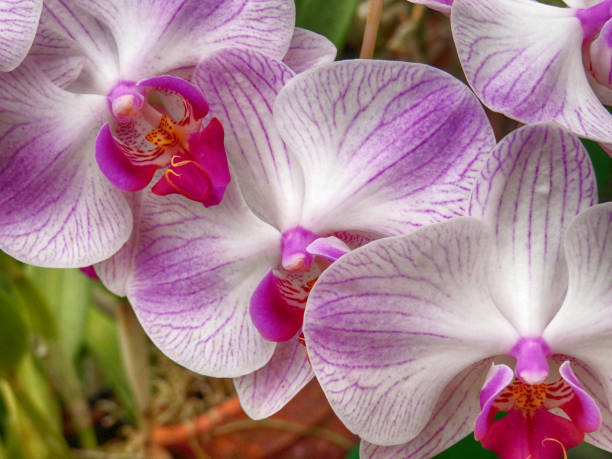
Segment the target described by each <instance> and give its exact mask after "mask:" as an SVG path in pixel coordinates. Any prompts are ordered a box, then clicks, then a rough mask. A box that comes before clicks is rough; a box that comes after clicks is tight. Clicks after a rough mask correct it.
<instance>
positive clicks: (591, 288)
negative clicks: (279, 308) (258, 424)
mask: <svg viewBox="0 0 612 459" xmlns="http://www.w3.org/2000/svg"><path fill="white" fill-rule="evenodd" d="M595 199H596V186H595V179H594V173H593V170H592V167H591V164H590V161H589V158H588V155H587V154H586V151H585V150H584V148H583V147H582V145H581V143H580V141H579V140H578V139H577V138H575V137H573V136H572V135H570V134H568V133H567V132H565V131H564V130H562V129H560V128H559V127H555V126H552V125H539V126H527V127H524V128H521V129H520V130H517V131H515V132H513V133H511V134H510V135H508V136H507V137H506V138H504V139H503V140H502V141H501V142H500V144H499V145H498V146H497V147H496V148H495V150H494V152H493V155H492V156H491V157H490V158H489V160H488V161H487V163H486V165H485V167H484V169H483V171H482V174H481V176H480V178H479V179H478V180H477V182H476V186H475V188H474V192H473V194H472V197H471V201H470V205H469V209H468V212H467V213H466V216H465V217H461V218H456V219H452V220H450V221H448V222H444V223H440V224H436V225H430V226H427V227H424V228H422V229H420V230H418V231H416V232H413V233H411V234H409V235H407V236H400V237H396V238H388V239H384V240H380V241H375V242H373V243H371V244H368V245H367V246H365V247H362V248H360V249H358V250H355V251H354V252H352V253H350V254H348V255H346V256H344V257H343V258H342V259H341V260H339V261H337V262H336V263H335V264H334V265H332V266H331V267H330V268H329V269H328V270H326V272H325V273H323V275H322V276H321V278H320V280H319V281H318V282H317V285H316V286H315V288H314V289H313V291H312V292H311V295H310V298H309V302H308V305H307V308H306V314H305V319H304V320H305V322H304V334H305V336H306V344H307V349H308V353H309V355H310V358H311V362H312V366H313V369H314V371H315V374H316V375H317V377H318V379H319V382H320V383H321V386H322V387H323V390H324V391H325V393H326V395H327V397H328V399H329V400H330V402H331V404H332V406H333V407H334V409H335V411H336V412H337V413H338V414H339V416H340V418H341V419H342V420H343V422H345V424H346V425H347V427H349V429H351V430H353V431H354V432H357V433H358V434H359V435H360V436H361V437H362V438H363V439H364V440H365V441H364V442H362V456H363V457H398V456H399V457H404V458H429V457H432V456H434V455H435V454H436V453H438V452H440V451H443V450H444V449H446V448H448V447H449V446H451V445H452V444H453V443H455V442H456V441H458V440H460V439H461V438H463V437H464V436H465V435H467V434H468V433H469V432H470V431H472V430H474V433H475V436H476V439H477V440H479V441H481V442H482V444H483V446H484V447H485V448H489V449H492V450H494V451H495V452H497V453H498V454H500V456H501V457H502V459H525V458H526V457H533V458H540V459H542V458H544V459H554V458H561V457H563V452H564V451H565V450H567V449H569V448H572V447H574V446H576V445H577V444H579V443H581V442H582V441H583V439H584V438H585V433H586V434H588V435H587V437H586V440H587V441H589V442H591V443H594V444H595V445H597V446H599V447H602V448H605V449H607V450H609V451H610V450H612V443H611V442H610V438H612V437H611V436H610V434H611V433H612V413H611V412H610V400H612V397H611V396H612V392H610V380H611V378H612V367H611V366H610V362H609V359H608V358H607V355H608V353H609V349H610V342H611V339H612V335H611V333H610V330H611V319H610V318H611V317H612V314H610V312H611V307H612V298H611V297H610V293H611V292H612V276H610V272H611V270H612V204H602V205H598V206H594V207H591V206H592V205H593V204H594V202H595ZM479 394H480V396H479ZM552 409H561V410H563V411H564V412H565V415H566V416H565V417H563V416H559V415H558V413H554V412H551V411H549V410H552ZM500 411H501V412H504V413H507V414H506V416H505V417H502V418H501V419H499V420H496V418H495V416H496V414H497V413H498V412H500ZM376 445H386V446H376Z"/></svg>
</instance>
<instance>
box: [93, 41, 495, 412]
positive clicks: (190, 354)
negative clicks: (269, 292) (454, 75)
mask: <svg viewBox="0 0 612 459" xmlns="http://www.w3.org/2000/svg"><path fill="white" fill-rule="evenodd" d="M362 66H363V67H362ZM386 66H390V67H391V70H392V71H391V72H387V71H385V67H386ZM368 72H369V73H371V74H372V75H371V81H370V83H369V84H368V85H367V86H361V85H362V81H363V80H368V75H367V73H368ZM334 74H335V75H337V76H342V78H341V79H330V76H331V75H334ZM293 75H294V74H293V72H292V70H291V69H289V67H288V66H286V65H285V64H283V63H282V62H280V61H278V60H275V59H273V58H270V57H266V56H261V55H260V54H258V53H256V52H253V51H247V50H235V49H234V50H229V49H226V50H217V51H215V52H211V53H210V54H209V55H208V57H207V58H205V59H204V60H203V61H202V62H201V63H200V65H199V66H198V68H197V69H196V71H195V77H194V81H195V82H196V84H197V85H198V86H199V87H200V88H202V89H205V92H206V94H207V99H208V101H209V102H210V107H211V114H212V115H214V116H217V117H218V118H219V119H221V120H222V121H223V123H224V126H225V132H226V146H227V151H228V155H229V158H230V163H231V167H232V177H233V179H232V183H231V185H230V188H228V191H227V193H229V194H228V196H229V197H226V198H224V201H223V202H222V203H221V205H220V206H218V207H216V208H214V209H212V208H211V209H203V208H201V206H193V205H191V204H190V203H188V202H181V201H180V200H176V199H171V200H167V201H159V198H156V197H154V196H148V195H147V196H146V197H143V198H142V201H141V204H140V207H139V210H138V215H139V217H138V219H139V222H138V223H137V226H136V231H135V232H134V235H133V236H132V238H131V240H130V242H129V244H127V245H126V246H125V247H124V248H123V249H122V251H121V252H120V253H119V255H118V257H122V260H125V259H126V258H127V260H125V261H122V262H121V264H122V266H132V267H133V268H130V269H131V272H126V271H125V270H122V268H121V267H120V266H119V265H118V263H114V262H113V261H112V260H110V261H108V262H105V263H103V264H101V265H99V266H98V268H97V271H98V273H99V274H100V275H101V276H102V278H103V280H105V282H106V283H107V285H109V286H111V287H112V288H114V289H115V291H117V292H118V293H123V292H125V291H127V296H128V298H129V300H130V302H131V304H132V305H133V306H134V309H135V310H136V312H137V315H138V317H139V318H140V320H141V323H142V324H143V326H144V328H145V330H146V331H147V333H148V334H149V335H150V336H151V338H152V339H153V341H154V342H155V343H156V344H157V345H158V346H159V347H160V349H162V350H163V351H164V352H165V353H167V354H168V355H169V356H170V357H171V358H173V359H174V360H176V361H178V362H179V363H181V364H183V365H185V366H187V367H189V368H191V369H193V370H195V371H198V372H201V373H204V374H208V375H213V376H226V377H227V376H231V377H236V380H235V385H236V388H237V391H238V394H239V395H240V397H241V399H242V400H243V403H244V406H245V409H246V410H247V412H248V413H249V414H250V415H251V416H253V417H264V416H267V415H270V414H272V413H273V412H275V411H276V410H278V409H280V407H282V406H283V405H284V404H285V403H286V402H287V401H288V400H289V399H290V398H291V397H293V395H294V394H295V393H296V392H297V391H298V390H299V389H301V387H303V385H304V384H306V383H307V382H308V380H309V379H310V378H312V371H311V369H310V366H309V364H308V362H307V359H306V357H305V353H304V349H303V348H302V347H301V345H299V344H298V343H297V341H296V340H293V341H292V342H287V343H284V344H280V345H276V344H274V343H271V342H268V341H265V340H263V338H261V336H260V335H259V334H258V333H257V332H256V331H255V328H254V326H253V324H252V321H251V318H250V316H249V312H248V307H249V302H250V299H251V295H252V294H253V292H254V290H255V288H256V286H257V285H258V284H259V282H260V281H261V280H262V278H263V277H264V274H266V273H267V272H268V271H269V270H271V269H274V268H277V267H278V266H279V263H280V255H281V235H282V233H283V232H285V231H287V230H288V229H290V228H292V227H294V226H296V225H298V226H301V227H303V228H304V229H306V230H308V231H312V229H314V230H315V231H319V229H320V228H324V229H325V228H327V229H329V233H332V234H339V233H342V234H344V235H347V236H348V237H349V238H350V237H351V236H352V237H353V238H355V237H356V234H355V231H357V232H358V234H363V233H366V234H368V235H372V234H374V235H380V234H395V233H400V234H401V233H406V232H409V231H412V230H413V229H414V228H415V227H417V226H419V225H422V224H423V223H425V222H431V221H439V220H442V219H445V218H447V217H450V216H451V215H454V214H455V213H458V212H459V209H461V210H463V209H464V207H465V206H466V203H467V200H468V196H469V192H470V189H471V185H472V183H473V181H474V180H475V177H476V175H477V174H476V172H475V171H474V170H472V169H476V168H477V167H478V166H479V165H480V164H482V161H483V158H482V156H484V153H485V152H487V153H488V152H489V151H490V148H492V146H493V143H494V140H493V136H492V131H491V128H490V126H489V125H488V123H487V119H486V115H485V114H484V112H483V110H482V108H481V106H480V105H479V104H478V102H477V99H476V98H475V97H474V96H473V95H471V94H470V92H469V91H468V90H467V88H466V87H465V86H463V85H462V84H461V83H460V82H458V81H456V80H453V79H451V78H450V77H448V76H446V75H445V74H443V73H441V72H439V71H437V70H435V69H428V68H426V67H424V66H420V65H416V64H407V63H391V62H378V63H369V62H343V63H333V64H326V65H322V66H320V67H317V68H316V69H311V70H309V71H306V72H304V73H302V74H299V75H297V76H293ZM351 75H360V79H357V80H355V81H354V82H353V79H352V78H351ZM404 75H410V79H407V80H404V79H403V76H404ZM311 78H313V79H315V81H323V82H324V83H322V84H319V85H317V86H316V87H315V88H311V89H310V90H309V91H308V93H306V94H305V93H304V90H303V88H304V87H305V85H306V84H307V81H308V80H309V79H311ZM406 81H410V82H411V83H412V86H409V85H406V84H405V83H406ZM432 81H437V82H442V83H444V89H443V90H442V91H441V92H437V91H436V89H435V84H430V83H431V82H432ZM287 82H288V83H287ZM421 83H422V84H421ZM421 86H422V88H421ZM281 88H282V89H281ZM279 90H280V93H279V94H280V95H278V96H277V92H278V91H279ZM431 91H434V93H435V94H438V96H436V95H431V94H429V93H430V92H431ZM357 93H358V95H359V97H361V99H362V100H357V99H355V98H354V96H355V95H357ZM283 94H285V95H284V96H283ZM342 94H345V96H346V98H345V99H343V98H342ZM305 95H308V96H309V99H305ZM329 97H333V100H335V101H336V104H337V105H338V106H340V105H341V106H342V107H343V108H342V113H343V118H342V122H340V121H341V117H340V115H341V113H334V111H335V110H336V108H335V107H334V106H332V105H329V104H327V103H326V104H323V105H321V106H320V107H319V108H318V109H317V110H319V109H320V110H321V111H322V112H323V113H320V114H317V116H318V117H320V118H321V120H324V119H327V118H333V117H336V119H337V123H336V124H335V125H333V126H327V125H326V124H323V123H322V122H321V123H319V122H317V123H313V122H312V120H311V119H310V116H311V113H314V112H313V111H312V110H311V109H310V108H309V111H308V112H307V113H306V114H295V113H294V111H293V109H292V110H289V109H287V108H285V104H292V103H293V102H294V101H295V100H298V99H299V100H300V101H301V103H316V101H317V100H319V99H323V100H327V99H326V98H329ZM449 97H455V103H454V104H453V103H451V102H449V101H448V98H449ZM373 99H374V100H375V101H376V104H378V105H379V106H382V107H383V108H384V107H388V117H389V120H387V121H386V122H381V123H380V124H379V125H378V126H377V131H376V136H374V134H372V135H370V136H367V134H366V137H368V139H371V138H374V137H377V138H378V139H384V138H387V139H389V140H390V141H388V142H387V143H385V144H384V145H379V144H378V142H380V140H379V141H374V140H372V141H371V142H372V143H370V144H367V142H368V140H367V139H366V140H362V141H360V142H359V144H358V145H357V147H353V146H347V147H346V148H345V147H343V146H342V145H339V144H338V142H339V139H342V138H345V137H347V135H355V132H354V131H357V128H359V127H360V126H362V125H363V124H365V120H362V119H361V117H362V116H369V115H370V114H371V113H369V112H368V113H365V114H363V115H362V114H361V112H364V111H366V108H365V106H366V104H367V101H368V100H373ZM275 100H276V102H275ZM421 100H423V101H424V103H423V104H422V105H418V103H419V101H421ZM274 104H275V105H274ZM436 104H437V105H440V106H441V107H442V108H440V109H437V108H436V106H437V105H436ZM273 108H274V110H278V111H280V112H282V113H285V114H287V117H289V116H291V117H293V118H291V119H290V120H286V119H285V118H284V117H279V116H276V114H275V115H274V117H272V113H273V111H272V109H273ZM419 110H420V111H421V112H422V113H423V117H422V118H423V120H424V121H423V122H422V125H419V124H417V123H412V121H415V120H419V119H420V118H419V117H418V116H417V115H416V112H417V111H419ZM403 111H409V112H410V113H411V114H412V115H411V116H406V117H404V118H401V117H400V122H397V123H396V122H393V121H392V119H393V118H394V117H395V115H396V114H398V113H399V114H401V113H402V112H403ZM432 111H433V112H434V113H433V114H432V113H431V112H432ZM306 115H307V116H306ZM460 117H463V119H465V120H466V121H465V124H461V123H458V122H457V121H456V120H457V119H458V118H460ZM352 119H354V120H355V121H354V122H353V124H351V120H352ZM449 119H450V120H451V121H449V122H450V123H451V124H452V123H455V124H452V125H451V127H448V128H446V127H445V126H444V124H445V123H446V122H447V121H448V120H449ZM285 126H289V127H290V130H289V131H288V132H287V131H286V130H285V129H284V128H285ZM454 128H455V129H459V128H461V131H460V132H457V131H455V130H454ZM347 129H348V133H347ZM319 131H323V132H319ZM295 132H299V135H300V136H305V137H306V138H311V139H315V140H316V142H312V143H310V144H308V143H307V144H297V147H299V148H300V149H299V150H298V149H295V150H292V149H291V148H289V147H288V145H289V143H290V142H291V140H292V139H293V137H295V135H296V134H295ZM449 132H452V133H453V135H455V138H456V139H457V141H456V142H454V143H451V142H448V141H447V140H446V139H444V136H446V135H448V134H449ZM326 136H329V137H330V139H331V140H330V142H329V143H328V144H326V143H325V142H326ZM464 136H465V137H464ZM432 137H433V138H434V139H433V140H432ZM436 138H437V139H438V140H437V141H436V140H435V139H436ZM283 140H284V141H283ZM468 140H472V142H473V143H470V142H469V141H468ZM347 142H349V140H348V139H347V140H345V143H347ZM422 143H424V144H427V145H429V146H431V147H432V149H431V150H427V149H425V148H424V149H423V150H422V151H421V150H418V147H414V148H413V147H412V145H413V144H416V145H420V144H422ZM438 144H441V145H442V146H444V147H445V149H444V150H442V149H439V150H437V149H433V147H436V146H437V145H438ZM447 144H448V145H447ZM383 146H384V151H383V149H382V147H383ZM368 148H369V151H368ZM413 151H419V153H418V154H413V155H412V154H411V152H413ZM439 152H440V153H439ZM313 155H316V161H319V162H320V163H321V164H320V166H321V167H319V168H316V167H309V169H308V174H309V175H308V176H307V175H306V173H305V171H306V169H305V167H304V166H305V165H308V164H310V163H311V162H312V160H313ZM368 155H369V156H370V157H371V159H372V162H373V163H374V164H376V166H373V167H378V169H375V170H376V172H374V173H375V174H377V173H378V172H381V174H379V175H381V176H384V180H383V179H381V180H379V181H377V180H372V181H370V178H371V176H369V175H368V174H364V173H363V171H362V168H363V167H366V166H367V164H368V160H367V158H368ZM426 155H429V161H427V159H426V158H425V157H426ZM378 156H384V159H383V160H381V159H380V158H378ZM412 160H414V161H416V163H415V165H414V166H413V167H411V166H410V161H412ZM398 163H401V165H402V168H403V169H402V168H400V170H399V171H398V173H397V174H396V175H395V176H393V177H391V176H386V175H385V172H384V171H381V168H382V169H391V168H392V167H393V166H394V165H396V164H398ZM326 167H333V168H336V169H338V171H342V173H344V174H348V175H351V174H352V176H353V177H354V179H353V181H352V182H350V186H351V187H356V189H359V190H360V191H359V198H360V199H362V200H364V202H366V203H367V202H370V201H371V202H376V203H379V204H380V205H381V206H384V204H385V199H386V197H389V196H391V198H390V199H392V200H393V209H395V210H397V211H398V212H399V213H400V214H402V215H408V214H409V209H410V208H412V207H417V208H420V207H419V206H426V203H425V201H426V200H428V199H429V200H430V201H431V202H432V203H433V204H432V207H434V208H435V209H436V212H435V213H433V214H432V215H427V216H426V217H420V216H419V215H420V213H419V212H415V215H414V220H410V221H405V222H403V221H396V219H397V216H396V215H390V216H389V215H387V214H384V213H383V212H381V211H380V210H378V209H377V208H373V207H371V206H368V205H363V206H355V207H354V208H353V209H352V213H351V214H349V213H345V215H344V218H343V219H336V215H335V214H334V209H335V208H336V207H337V206H336V202H335V201H334V200H330V201H329V202H328V203H327V204H328V205H329V206H330V209H326V208H322V209H320V211H321V218H318V221H319V222H321V226H320V227H318V228H311V227H310V225H311V223H312V222H311V221H310V220H306V219H304V196H305V195H309V193H312V192H311V191H309V190H308V189H309V188H311V187H320V188H322V189H323V190H329V189H334V187H336V185H337V184H336V183H335V180H336V177H335V176H334V175H329V174H325V173H324V172H325V170H326V169H325V168H326ZM317 174H319V175H317ZM459 174H463V181H461V180H459V178H458V177H457V176H458V175H459ZM432 175H433V176H434V177H437V179H438V182H439V183H440V187H438V188H436V190H439V189H442V190H444V192H445V193H442V194H443V196H442V197H440V196H439V195H438V194H435V193H434V192H432V193H431V194H429V195H427V194H425V192H423V191H419V192H418V193H416V192H415V193H412V190H414V189H420V190H424V189H425V188H426V187H428V186H430V185H432V184H433V185H434V188H435V185H436V184H437V183H438V182H436V181H435V180H434V181H433V182H432V178H431V177H432ZM368 181H370V183H368ZM402 190H405V192H402ZM349 193H350V190H349V191H344V190H343V191H342V193H341V194H340V195H339V196H338V199H341V200H347V198H351V197H350V195H349ZM368 193H371V194H372V197H370V195H369V194H368ZM414 196H418V197H419V199H418V200H416V199H415V198H414ZM449 196H450V197H449ZM196 207H197V208H196ZM449 209H450V210H449ZM330 219H333V221H332V222H331V223H330V224H326V223H325V221H326V220H330ZM390 222H391V223H390ZM319 235H321V236H327V234H319ZM124 256H125V257H124ZM123 257H124V258H123ZM130 260H131V261H130Z"/></svg>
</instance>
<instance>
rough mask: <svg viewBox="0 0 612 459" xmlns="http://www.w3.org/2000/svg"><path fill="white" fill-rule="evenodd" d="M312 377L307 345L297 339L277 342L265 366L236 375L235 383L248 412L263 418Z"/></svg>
mask: <svg viewBox="0 0 612 459" xmlns="http://www.w3.org/2000/svg"><path fill="white" fill-rule="evenodd" d="M313 377H314V373H313V372H312V368H310V362H309V361H308V359H307V358H306V349H305V348H304V346H303V345H302V344H301V343H300V342H299V341H298V340H296V339H294V340H291V341H286V342H284V343H278V344H277V345H276V349H275V350H274V355H273V356H272V358H271V359H270V361H269V362H268V363H267V364H266V366H264V367H263V368H261V369H259V370H257V371H254V372H253V373H250V374H248V375H245V376H241V377H238V378H234V385H235V387H236V392H237V393H238V396H239V397H240V404H241V405H242V409H243V410H244V411H245V413H247V414H248V415H249V416H250V417H251V418H253V419H263V418H265V417H267V416H270V414H271V413H275V412H277V411H278V410H280V409H281V408H282V407H283V406H285V404H286V403H287V401H288V400H291V399H292V398H293V397H294V396H295V395H296V394H297V393H298V392H299V391H300V389H302V387H304V386H305V385H306V384H307V383H308V382H309V381H310V380H311V379H312V378H313Z"/></svg>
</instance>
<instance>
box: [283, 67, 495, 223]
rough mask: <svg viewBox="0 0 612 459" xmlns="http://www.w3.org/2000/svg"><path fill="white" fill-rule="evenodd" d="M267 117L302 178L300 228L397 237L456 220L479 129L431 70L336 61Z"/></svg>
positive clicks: (485, 142) (487, 135) (452, 89)
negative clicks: (410, 231)
mask: <svg viewBox="0 0 612 459" xmlns="http://www.w3.org/2000/svg"><path fill="white" fill-rule="evenodd" d="M274 117H275V120H276V123H277V125H278V127H279V130H280V133H281V136H282V137H283V139H285V141H286V142H287V145H289V147H290V150H291V152H292V153H294V154H295V157H296V158H297V159H298V160H299V161H300V163H301V165H302V168H303V169H304V177H305V182H306V183H307V184H308V186H307V187H306V190H305V197H304V211H303V217H302V224H303V225H304V226H306V227H308V228H310V229H311V230H312V231H314V232H316V233H317V234H331V233H333V232H334V231H337V230H338V229H340V228H342V229H343V230H353V231H366V232H368V231H371V232H374V233H378V234H383V235H395V234H404V233H406V232H407V231H408V230H412V229H414V228H415V227H418V226H420V225H423V224H427V223H433V222H437V221H440V220H443V219H445V218H449V217H452V216H457V215H462V214H463V212H464V209H465V205H466V200H467V196H468V194H469V192H470V189H471V185H472V183H473V179H474V178H475V176H476V175H477V173H478V171H479V170H480V167H481V166H482V162H483V161H484V154H483V153H485V152H486V153H488V152H489V151H490V149H491V148H492V147H493V144H494V139H493V134H492V131H491V127H490V125H489V122H488V120H487V118H486V116H485V114H484V112H483V110H482V107H481V106H480V104H479V103H478V101H477V100H476V99H475V98H474V96H473V94H472V93H471V91H469V89H468V88H467V87H466V86H465V85H463V84H462V83H460V82H459V81H458V80H456V79H454V78H452V77H451V76H450V75H448V74H446V73H443V72H441V71H439V70H437V69H434V68H432V67H428V66H424V65H421V64H412V63H405V62H384V61H373V60H361V61H342V62H335V63H333V64H328V65H323V66H319V67H317V68H315V69H312V70H309V71H308V72H304V73H302V74H300V75H298V76H296V77H295V78H293V79H292V80H291V81H290V82H289V83H288V84H287V85H286V86H285V87H284V88H283V90H282V91H281V92H280V94H279V96H278V99H277V100H276V102H275V106H274Z"/></svg>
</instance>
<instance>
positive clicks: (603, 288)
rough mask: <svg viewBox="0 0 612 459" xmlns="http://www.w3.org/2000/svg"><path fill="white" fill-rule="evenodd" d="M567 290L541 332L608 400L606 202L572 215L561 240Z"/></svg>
mask: <svg viewBox="0 0 612 459" xmlns="http://www.w3.org/2000/svg"><path fill="white" fill-rule="evenodd" d="M565 251H566V257H567V264H568V268H569V279H570V280H569V288H568V291H567V297H566V300H565V302H564V303H563V306H562V307H561V309H560V310H559V312H558V313H557V315H556V316H555V317H554V319H553V320H552V322H551V323H550V324H549V326H548V327H547V328H546V330H545V332H544V338H545V339H546V340H547V342H549V343H550V345H551V346H553V347H554V349H555V351H556V352H561V353H563V352H567V353H568V354H570V355H572V356H575V357H577V358H579V359H581V360H582V361H584V362H585V363H587V364H588V365H589V366H590V367H591V368H592V369H593V370H594V371H596V372H597V373H598V374H600V375H606V376H605V377H602V382H603V383H604V384H605V386H606V388H607V394H608V398H609V399H610V400H612V379H611V378H610V377H609V376H608V375H610V371H611V370H612V367H611V365H610V360H609V359H608V358H607V357H606V352H605V350H606V349H608V348H609V347H610V345H612V333H611V331H610V330H611V327H612V321H611V315H610V306H611V305H612V203H606V204H600V205H597V206H594V207H592V208H590V209H588V210H586V211H584V212H582V213H581V214H580V215H579V216H578V217H576V218H575V219H574V220H573V222H572V223H571V225H570V226H569V228H568V230H567V233H566V238H565Z"/></svg>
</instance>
